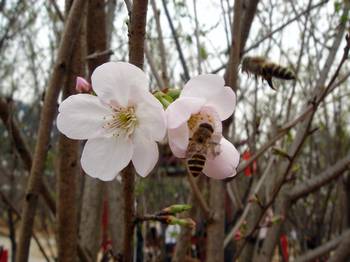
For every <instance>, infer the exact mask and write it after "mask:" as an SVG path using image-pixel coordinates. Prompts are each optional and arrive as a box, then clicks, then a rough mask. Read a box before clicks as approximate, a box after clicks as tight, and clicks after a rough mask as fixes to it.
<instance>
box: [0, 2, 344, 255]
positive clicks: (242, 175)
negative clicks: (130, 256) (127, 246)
mask: <svg viewBox="0 0 350 262" xmlns="http://www.w3.org/2000/svg"><path fill="white" fill-rule="evenodd" d="M73 2H75V1H72V0H67V1H63V0H50V1H42V0H36V1H34V0H1V1H0V117H1V121H0V262H6V261H15V256H16V252H19V251H18V248H20V247H19V246H20V245H21V244H19V242H20V240H19V235H20V233H19V231H20V225H21V216H22V215H23V206H24V202H25V200H26V199H27V201H29V200H28V198H30V193H32V192H31V190H33V192H40V193H39V194H40V197H39V198H38V203H37V207H36V215H35V220H34V225H33V232H34V234H33V239H32V241H31V246H30V253H29V258H28V261H56V260H57V261H122V260H121V258H120V257H121V256H120V254H121V253H122V249H121V247H122V240H123V237H122V236H123V228H122V226H121V225H122V221H123V191H122V185H121V182H120V178H119V177H118V178H117V179H115V180H114V181H112V182H101V181H97V180H95V179H92V178H90V177H88V176H86V175H85V174H84V173H83V172H82V171H81V168H80V164H79V159H80V154H81V150H82V147H83V143H81V142H77V141H75V142H72V141H71V140H69V139H67V138H65V137H64V136H63V135H60V134H59V132H58V130H57V128H56V126H55V120H54V119H55V117H54V118H53V120H52V121H51V123H52V129H51V127H50V129H46V130H47V132H48V134H49V141H47V145H45V146H46V147H45V148H46V150H45V153H46V156H45V157H44V158H43V159H44V162H43V167H42V172H41V173H40V183H39V185H40V186H39V187H38V186H36V187H31V186H30V185H29V186H28V181H29V180H30V179H29V178H30V174H31V173H33V166H32V162H33V161H35V158H33V156H36V155H35V154H34V151H35V147H36V144H37V143H38V139H37V138H38V129H39V123H40V114H41V113H42V112H43V108H44V100H45V97H48V96H49V95H47V91H48V89H49V87H50V86H53V85H54V84H53V80H52V76H53V72H56V71H57V68H58V67H59V66H61V70H64V72H63V73H62V74H63V76H64V78H62V77H61V78H60V77H59V78H60V79H61V80H59V81H60V82H57V81H56V87H55V88H56V89H55V90H56V91H55V92H56V93H57V95H56V98H55V99H54V100H53V102H54V107H53V112H54V114H56V113H57V112H56V111H57V106H58V104H59V103H60V101H61V100H62V99H63V98H65V97H67V96H68V95H70V94H73V93H74V92H75V77H76V76H82V77H85V78H86V79H89V75H91V72H92V70H93V69H94V68H95V67H96V66H98V65H99V64H101V63H104V62H106V61H108V60H110V61H128V52H129V49H128V42H129V39H128V26H129V25H130V20H129V11H130V10H131V8H132V6H131V5H132V3H130V2H129V1H122V0H89V1H86V2H87V3H86V4H85V5H84V8H82V9H81V10H80V12H79V18H78V17H77V18H78V20H79V26H78V27H79V30H76V33H74V34H72V35H70V36H69V37H70V38H69V41H66V42H68V43H70V45H71V47H70V48H71V52H70V53H69V55H68V56H66V57H68V58H69V59H68V60H67V59H66V60H62V61H63V62H62V64H60V61H61V60H60V59H61V58H62V51H59V50H60V49H62V46H61V47H60V42H61V43H62V42H63V40H62V37H63V36H65V37H67V36H66V35H65V34H64V26H65V23H66V22H67V19H68V18H67V17H68V12H69V9H70V6H71V5H72V4H73ZM349 6H350V3H349V1H345V0H344V1H335V0H329V1H319V0H317V1H316V0H302V1H293V0H260V1H259V0H241V1H237V0H236V1H230V0H220V1H219V0H218V1H214V0H208V1H197V0H149V3H148V12H147V23H146V40H145V63H144V71H145V72H146V73H147V75H148V77H149V79H150V86H149V88H150V90H151V91H152V92H153V91H157V90H163V91H164V92H166V90H167V89H168V88H177V89H181V88H182V87H183V85H184V84H185V83H186V81H187V80H189V78H190V77H193V76H196V75H198V74H202V73H215V74H219V75H222V76H224V77H225V79H226V83H229V85H230V86H231V87H232V88H233V89H234V90H235V92H236V94H237V107H236V110H235V113H234V116H233V118H232V119H229V121H228V122H227V123H225V127H226V129H225V135H226V136H227V137H228V138H229V139H230V140H231V141H232V142H233V144H234V145H235V146H236V147H237V149H238V151H239V152H240V154H241V163H240V165H239V167H238V174H237V176H236V177H235V178H234V179H232V180H230V181H212V180H210V179H209V178H207V177H205V176H204V175H203V176H200V177H198V178H196V179H195V183H196V187H197V189H199V191H200V192H201V196H202V198H203V199H204V200H205V201H206V203H207V207H208V208H209V211H210V212H209V213H211V214H215V215H214V218H213V217H210V216H209V215H208V212H207V211H208V210H206V209H205V208H203V205H202V204H201V203H199V202H198V195H196V193H193V192H194V187H193V186H191V184H190V183H189V180H188V177H187V173H186V168H185V166H184V162H183V161H182V160H180V159H176V158H175V157H174V156H172V154H171V151H170V149H169V147H168V145H167V142H166V141H164V142H163V143H162V145H160V158H159V162H158V164H157V167H156V169H154V171H153V172H152V174H150V175H149V176H148V177H147V178H145V179H144V178H140V177H136V183H135V197H136V201H135V207H136V213H137V214H153V213H155V212H157V211H159V210H161V209H162V208H164V207H167V206H170V205H172V204H176V203H189V204H191V205H192V209H191V210H190V211H189V212H188V213H187V214H184V216H186V217H191V218H192V219H193V220H194V221H195V222H196V228H195V229H189V228H186V227H179V226H174V225H164V224H161V223H159V222H154V221H153V222H145V223H138V224H137V225H136V229H135V236H134V260H135V261H208V262H215V261H244V262H245V261H259V262H260V261H350V258H349V257H350V254H349V250H347V249H349V248H344V247H346V246H347V247H349V245H350V233H349V232H350V231H349V229H350V172H349V170H350V102H349V101H350V99H349V97H350V88H349V76H350V71H349V64H348V63H347V60H346V58H347V54H348V53H347V52H348V43H347V40H346V38H345V36H346V34H348V33H349V22H348V20H349V19H348V18H349ZM128 8H129V9H130V10H129V11H128ZM237 46H238V49H237ZM344 54H345V56H344ZM235 55H236V56H235ZM246 55H249V56H263V57H265V58H266V59H267V60H271V61H273V62H275V63H276V64H278V65H281V66H283V67H287V68H290V69H291V70H292V71H293V72H294V73H295V74H296V75H297V79H296V80H289V81H285V80H279V79H275V78H274V79H273V83H274V86H275V87H276V89H277V91H274V90H272V89H271V88H270V87H269V86H268V84H267V83H266V82H264V81H262V80H261V79H260V78H258V79H256V77H254V76H252V75H251V76H250V77H249V76H248V75H247V74H244V73H242V72H241V71H240V65H239V61H240V60H241V59H242V58H243V57H244V56H246ZM67 61H68V62H69V63H68V62H67ZM232 63H233V65H232ZM230 75H231V76H232V77H233V78H234V80H232V79H231V80H227V79H230ZM57 83H59V84H57ZM60 90H61V92H60ZM52 97H55V96H52ZM31 169H32V172H31ZM30 188H31V189H30ZM60 212H62V214H63V215H61V217H60V214H61V213H60ZM33 219H34V218H33ZM68 224H69V225H70V226H69V227H70V229H71V231H69V232H68V233H69V235H68V233H66V231H64V230H65V225H68ZM62 236H66V237H62ZM70 246H71V247H72V246H73V251H72V252H73V253H69V254H68V255H67V254H65V251H67V250H68V249H69V247H70ZM62 254H65V255H62ZM60 256H61V258H59V257H60ZM17 259H18V258H17ZM17 261H25V260H17Z"/></svg>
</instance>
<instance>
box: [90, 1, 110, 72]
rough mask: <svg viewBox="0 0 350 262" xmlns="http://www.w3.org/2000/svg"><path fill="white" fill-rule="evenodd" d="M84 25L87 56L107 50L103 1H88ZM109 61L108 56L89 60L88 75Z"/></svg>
mask: <svg viewBox="0 0 350 262" xmlns="http://www.w3.org/2000/svg"><path fill="white" fill-rule="evenodd" d="M88 2H89V4H88V13H87V23H86V34H87V53H88V55H91V54H94V53H100V52H103V51H105V50H107V28H106V11H105V1H104V0H89V1H88ZM108 60H109V54H108V53H107V54H105V55H100V56H97V57H95V58H93V59H89V63H88V67H89V75H90V76H91V74H92V72H93V71H94V70H95V68H96V67H98V66H99V65H101V64H103V63H106V62H107V61H108Z"/></svg>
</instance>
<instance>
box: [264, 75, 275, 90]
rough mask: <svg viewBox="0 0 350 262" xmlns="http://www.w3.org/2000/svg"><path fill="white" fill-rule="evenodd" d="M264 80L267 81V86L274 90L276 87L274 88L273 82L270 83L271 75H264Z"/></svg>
mask: <svg viewBox="0 0 350 262" xmlns="http://www.w3.org/2000/svg"><path fill="white" fill-rule="evenodd" d="M265 80H266V81H267V83H268V84H269V86H270V87H271V88H272V89H273V90H275V91H276V88H274V86H273V84H272V77H265Z"/></svg>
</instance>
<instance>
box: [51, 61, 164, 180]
mask: <svg viewBox="0 0 350 262" xmlns="http://www.w3.org/2000/svg"><path fill="white" fill-rule="evenodd" d="M91 82H92V88H93V90H94V92H95V93H96V95H97V96H93V95H89V94H77V95H72V96H70V97H68V98H67V99H66V100H64V101H63V102H62V103H61V104H60V106H59V109H58V111H59V114H58V117H57V127H58V129H59V130H60V131H61V132H62V133H63V134H65V135H66V136H67V137H69V138H71V139H87V140H88V141H87V142H86V144H85V147H84V150H83V153H82V158H81V164H82V168H83V169H84V171H85V172H86V173H87V174H88V175H90V176H92V177H95V178H99V179H101V180H104V181H108V180H112V179H114V178H115V176H116V175H117V174H118V173H119V172H120V171H121V170H122V169H123V168H125V167H126V166H127V165H128V163H129V162H130V161H132V163H133V165H134V167H135V170H136V172H137V173H138V174H139V175H141V176H143V177H144V176H146V175H148V174H149V173H150V172H151V170H152V169H153V168H154V166H155V164H156V163H157V161H158V155H159V152H158V146H157V143H156V141H161V140H162V139H163V138H164V136H165V134H166V118H165V113H164V110H163V107H162V105H161V104H160V102H159V101H158V100H157V99H156V98H154V97H153V95H152V94H151V93H150V92H149V91H148V80H147V77H146V75H145V73H144V72H143V71H142V70H141V69H139V68H137V67H136V66H134V65H132V64H129V63H125V62H109V63H105V64H103V65H101V66H99V67H97V68H96V70H95V71H94V72H93V74H92V76H91Z"/></svg>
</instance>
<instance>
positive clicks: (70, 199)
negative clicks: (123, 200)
mask: <svg viewBox="0 0 350 262" xmlns="http://www.w3.org/2000/svg"><path fill="white" fill-rule="evenodd" d="M66 6H67V7H66V10H67V12H66V13H68V12H69V7H70V6H71V4H68V3H66ZM83 12H84V11H83ZM83 44H84V43H83V36H82V34H80V36H79V39H78V40H77V42H76V43H75V47H74V49H75V52H74V54H73V56H72V61H71V62H70V68H69V70H68V72H67V77H66V83H65V85H64V89H63V96H62V99H63V100H64V99H65V98H67V97H68V96H70V95H73V94H75V93H76V91H75V81H76V76H80V75H84V70H85V66H84V65H85V63H84V61H85V59H84V57H83V56H84V55H85V54H84V53H83V50H84V48H83ZM58 149H59V172H58V178H57V255H58V260H59V261H67V262H70V261H72V262H73V261H77V246H78V231H77V228H78V220H77V217H78V211H77V201H76V199H77V197H76V191H77V190H76V189H77V179H78V177H77V175H78V172H79V170H80V168H79V158H78V153H79V142H78V141H76V140H71V139H69V138H67V137H66V136H65V135H63V134H60V136H59V140H58Z"/></svg>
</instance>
